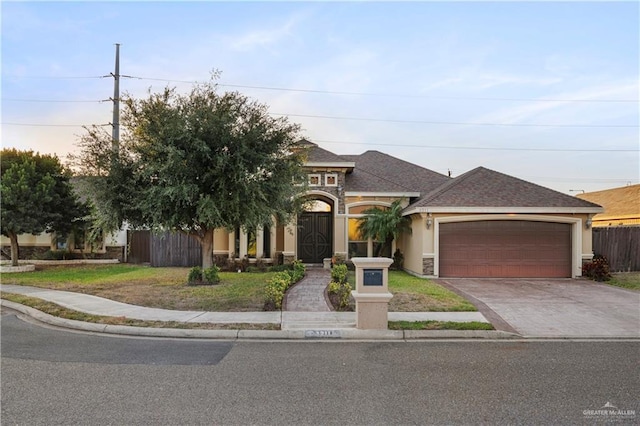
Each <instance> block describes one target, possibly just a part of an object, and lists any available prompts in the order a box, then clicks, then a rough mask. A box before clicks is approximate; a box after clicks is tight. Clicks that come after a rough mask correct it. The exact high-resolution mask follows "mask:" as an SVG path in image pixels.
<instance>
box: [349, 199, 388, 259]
mask: <svg viewBox="0 0 640 426" xmlns="http://www.w3.org/2000/svg"><path fill="white" fill-rule="evenodd" d="M373 208H377V209H380V210H387V209H388V208H389V207H386V206H378V205H374V204H362V205H358V206H353V207H350V208H349V258H352V257H369V256H382V257H391V247H390V246H389V247H383V245H384V241H371V242H372V249H373V251H372V252H371V253H369V241H370V239H365V238H363V237H362V236H361V235H360V233H359V232H358V219H360V218H362V217H364V216H365V213H364V212H365V211H367V210H369V209H373Z"/></svg>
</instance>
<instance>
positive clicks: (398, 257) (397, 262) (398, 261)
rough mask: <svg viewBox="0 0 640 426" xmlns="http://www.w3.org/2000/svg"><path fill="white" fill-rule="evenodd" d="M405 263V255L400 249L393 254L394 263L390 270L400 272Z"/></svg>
mask: <svg viewBox="0 0 640 426" xmlns="http://www.w3.org/2000/svg"><path fill="white" fill-rule="evenodd" d="M403 263H404V255H403V254H402V252H401V251H400V249H396V251H395V252H394V253H393V263H392V264H391V267H390V269H393V270H396V271H399V270H401V269H402V264H403Z"/></svg>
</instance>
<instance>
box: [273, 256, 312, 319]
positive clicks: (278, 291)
mask: <svg viewBox="0 0 640 426" xmlns="http://www.w3.org/2000/svg"><path fill="white" fill-rule="evenodd" d="M304 272H305V266H304V264H303V263H302V262H300V261H295V262H293V265H292V267H291V268H289V269H287V270H284V271H282V272H278V273H276V274H275V275H274V276H273V278H271V279H270V280H269V281H267V286H266V288H265V294H266V300H265V310H268V311H271V310H276V309H282V301H283V300H284V295H285V293H286V292H287V289H288V288H289V287H291V286H292V285H294V284H295V283H297V282H298V281H300V280H301V279H302V278H303V277H304Z"/></svg>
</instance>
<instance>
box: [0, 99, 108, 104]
mask: <svg viewBox="0 0 640 426" xmlns="http://www.w3.org/2000/svg"><path fill="white" fill-rule="evenodd" d="M2 101H3V102H43V103H46V102H61V103H101V102H111V99H102V100H64V99H18V98H2Z"/></svg>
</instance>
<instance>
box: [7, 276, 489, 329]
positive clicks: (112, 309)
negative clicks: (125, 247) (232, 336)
mask: <svg viewBox="0 0 640 426" xmlns="http://www.w3.org/2000/svg"><path fill="white" fill-rule="evenodd" d="M0 291H3V292H6V293H16V294H22V295H25V296H31V297H37V298H38V299H42V300H46V301H48V302H53V303H56V304H58V305H60V306H63V307H65V308H68V309H73V310H75V311H79V312H84V313H87V314H93V315H102V316H113V317H127V318H130V319H137V320H145V321H178V322H185V323H215V324H235V323H252V324H280V325H281V328H282V329H283V330H287V329H318V328H327V329H345V328H355V324H356V315H355V312H332V311H327V312H290V311H283V312H280V311H275V312H199V311H174V310H170V309H159V308H147V307H143V306H135V305H130V304H127V303H121V302H116V301H113V300H109V299H105V298H103V297H98V296H91V295H88V294H82V293H73V292H69V291H60V290H49V289H43V288H37V287H28V286H20V285H0ZM389 320H390V321H455V322H468V321H480V322H488V321H487V319H486V318H485V317H484V316H483V315H482V314H481V313H480V312H390V313H389Z"/></svg>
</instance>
